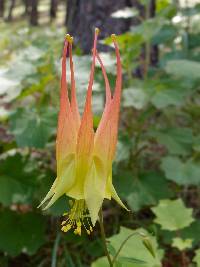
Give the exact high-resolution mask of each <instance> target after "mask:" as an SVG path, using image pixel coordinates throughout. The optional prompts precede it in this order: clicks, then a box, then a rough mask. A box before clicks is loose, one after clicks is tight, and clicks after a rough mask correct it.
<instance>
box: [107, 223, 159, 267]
mask: <svg viewBox="0 0 200 267" xmlns="http://www.w3.org/2000/svg"><path fill="white" fill-rule="evenodd" d="M135 232H139V233H140V232H142V233H144V234H145V235H147V236H149V239H150V241H151V243H152V247H153V249H154V251H155V252H156V257H155V258H153V257H152V255H151V254H150V253H149V251H148V250H147V249H146V248H145V247H144V244H143V242H142V238H141V236H139V235H137V234H136V235H134V236H132V237H131V238H130V239H129V240H128V241H127V242H126V243H125V245H124V246H123V248H122V250H121V252H120V253H119V258H120V257H126V258H133V259H135V260H139V261H143V262H146V265H147V266H148V267H154V266H161V262H160V260H161V258H162V252H161V250H159V249H158V244H157V241H156V239H155V237H152V236H150V235H149V234H148V233H147V231H146V230H144V229H142V228H139V229H136V230H131V229H128V228H125V227H121V228H120V232H119V234H117V235H114V236H112V237H111V238H109V239H108V240H109V241H110V243H111V245H112V246H113V247H114V248H115V250H116V251H117V250H118V249H119V247H120V245H121V244H122V242H123V241H124V240H125V239H126V238H127V237H128V236H130V235H131V234H133V233H135ZM137 264H138V263H133V261H132V263H131V265H130V266H132V267H137ZM122 266H123V267H126V266H129V265H128V263H125V264H122Z"/></svg>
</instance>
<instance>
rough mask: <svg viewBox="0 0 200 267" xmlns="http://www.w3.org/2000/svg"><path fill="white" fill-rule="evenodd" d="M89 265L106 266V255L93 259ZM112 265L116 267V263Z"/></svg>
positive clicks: (93, 266) (94, 266)
mask: <svg viewBox="0 0 200 267" xmlns="http://www.w3.org/2000/svg"><path fill="white" fill-rule="evenodd" d="M91 267H108V259H107V258H106V257H101V258H99V259H97V260H96V261H94V262H93V263H92V266H91ZM114 267H117V266H116V264H115V265H114Z"/></svg>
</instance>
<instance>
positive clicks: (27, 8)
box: [23, 0, 31, 16]
mask: <svg viewBox="0 0 200 267" xmlns="http://www.w3.org/2000/svg"><path fill="white" fill-rule="evenodd" d="M23 2H24V7H25V8H24V15H25V16H28V15H30V8H31V2H30V0H23Z"/></svg>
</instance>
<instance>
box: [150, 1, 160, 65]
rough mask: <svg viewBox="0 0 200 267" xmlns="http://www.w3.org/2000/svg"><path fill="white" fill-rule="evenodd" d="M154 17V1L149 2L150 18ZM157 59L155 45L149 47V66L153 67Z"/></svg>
mask: <svg viewBox="0 0 200 267" xmlns="http://www.w3.org/2000/svg"><path fill="white" fill-rule="evenodd" d="M155 16H156V0H151V2H150V17H151V18H153V17H155ZM158 59H159V50H158V46H157V45H152V47H151V59H150V61H151V65H152V66H155V65H157V63H158Z"/></svg>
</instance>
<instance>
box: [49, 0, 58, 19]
mask: <svg viewBox="0 0 200 267" xmlns="http://www.w3.org/2000/svg"><path fill="white" fill-rule="evenodd" d="M57 6H58V1H57V0H51V6H50V18H51V20H54V19H55V18H56V12H57Z"/></svg>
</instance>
